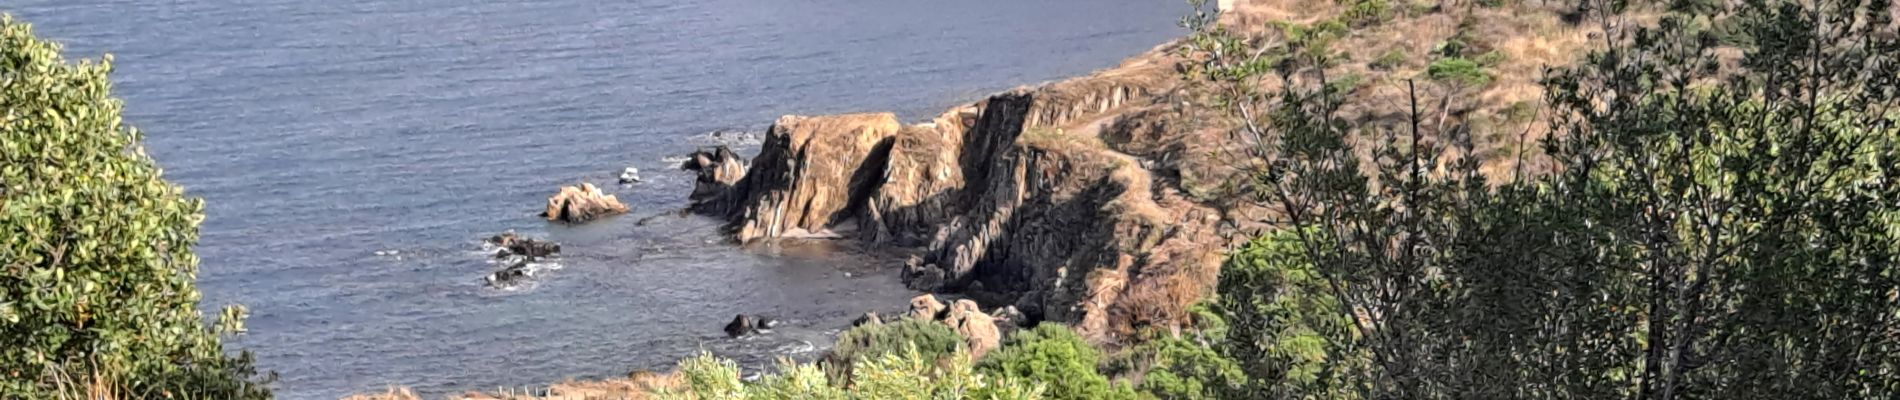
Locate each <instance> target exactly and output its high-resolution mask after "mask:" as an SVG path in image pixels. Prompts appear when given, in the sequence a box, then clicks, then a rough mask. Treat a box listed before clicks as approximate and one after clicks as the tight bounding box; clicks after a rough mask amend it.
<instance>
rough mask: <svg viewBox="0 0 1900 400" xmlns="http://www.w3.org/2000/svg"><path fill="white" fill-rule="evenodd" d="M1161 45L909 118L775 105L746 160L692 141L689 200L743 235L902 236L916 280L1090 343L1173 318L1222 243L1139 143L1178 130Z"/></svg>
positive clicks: (1208, 218) (1213, 264) (1206, 214)
mask: <svg viewBox="0 0 1900 400" xmlns="http://www.w3.org/2000/svg"><path fill="white" fill-rule="evenodd" d="M1164 47H1165V46H1164ZM1165 54H1166V51H1165V48H1157V49H1156V50H1155V51H1153V52H1150V53H1149V54H1146V55H1144V56H1141V57H1137V58H1135V59H1133V60H1131V61H1129V62H1127V63H1125V64H1124V65H1123V66H1121V67H1118V68H1115V69H1111V70H1107V71H1104V72H1099V73H1096V74H1094V75H1090V76H1087V77H1083V78H1076V79H1071V80H1067V81H1062V82H1056V83H1051V84H1047V85H1043V86H1039V87H1033V88H1021V89H1016V90H1012V91H1009V92H1006V93H1002V94H997V95H995V96H991V97H990V98H988V99H985V100H983V101H979V102H976V103H974V104H970V105H966V106H960V107H957V108H954V109H951V110H949V111H947V112H945V113H943V114H942V115H940V116H938V117H936V118H934V119H933V120H931V121H928V122H924V123H919V124H914V125H908V126H905V125H901V124H899V123H898V121H897V119H896V118H895V117H894V116H893V115H891V114H889V113H879V114H850V115H834V116H815V117H804V116H787V117H783V118H780V119H779V120H778V121H777V122H776V123H774V124H773V125H772V127H771V129H770V130H769V131H768V133H767V137H766V138H765V142H764V144H763V146H762V148H761V149H760V154H759V155H758V156H757V157H755V158H754V159H753V161H752V163H751V165H750V167H749V168H746V169H745V171H744V172H743V173H739V172H736V171H735V167H732V166H736V165H742V164H743V161H740V160H737V159H736V156H733V155H730V153H731V152H730V150H725V149H715V150H710V151H701V152H700V153H696V154H695V157H694V161H691V162H690V163H692V165H689V166H688V167H689V169H693V170H696V171H698V172H699V174H700V178H699V187H698V188H696V190H695V191H694V194H693V202H694V209H695V210H698V211H700V212H702V213H707V214H711V215H715V216H719V217H723V218H726V219H727V220H728V221H729V222H730V226H729V227H730V229H731V230H732V232H733V235H734V237H735V238H736V239H738V240H740V241H742V242H744V241H754V240H760V239H770V238H788V237H811V236H820V237H829V236H834V235H835V236H843V237H856V238H858V239H860V240H864V241H867V242H870V243H873V244H887V245H896V246H904V247H908V248H913V249H916V250H917V256H916V257H913V259H912V262H910V263H908V264H909V265H907V266H905V271H904V276H905V281H906V282H907V284H909V285H910V286H912V287H913V288H916V289H920V290H926V291H940V292H961V293H966V294H967V295H968V296H969V297H970V298H973V299H976V300H978V301H980V302H983V303H985V304H986V305H989V306H992V307H1001V306H1015V307H1016V308H1017V309H1020V310H1021V311H1022V312H1023V313H1024V314H1025V315H1026V316H1027V317H1028V318H1030V319H1035V320H1058V321H1063V322H1068V323H1074V324H1076V325H1077V326H1078V327H1079V328H1080V329H1081V330H1082V331H1083V332H1084V333H1087V334H1093V335H1096V336H1097V337H1101V338H1108V339H1113V338H1115V337H1117V336H1119V335H1125V334H1129V333H1132V332H1134V331H1135V330H1136V329H1140V328H1143V327H1150V326H1152V327H1157V328H1167V327H1172V326H1176V325H1177V324H1179V323H1180V322H1182V321H1183V319H1184V318H1185V314H1186V312H1185V309H1186V307H1187V306H1188V305H1189V304H1191V303H1192V302H1193V301H1195V300H1197V299H1199V298H1200V297H1201V295H1202V294H1204V293H1206V292H1207V291H1208V290H1210V289H1211V285H1212V284H1213V282H1214V278H1215V276H1216V274H1217V270H1218V268H1219V260H1220V258H1219V257H1220V256H1219V253H1220V251H1221V245H1222V243H1223V241H1222V240H1221V239H1219V238H1218V236H1219V235H1216V234H1215V228H1216V226H1218V225H1219V222H1220V221H1221V220H1222V217H1221V215H1220V213H1218V212H1216V211H1215V210H1214V209H1213V208H1210V207H1208V206H1205V205H1202V204H1199V203H1197V202H1194V201H1190V200H1188V199H1187V198H1186V197H1184V196H1183V195H1181V194H1180V190H1179V189H1178V186H1179V184H1178V183H1175V182H1177V181H1178V179H1176V178H1174V177H1176V176H1177V175H1176V173H1175V169H1173V167H1172V165H1174V163H1173V162H1168V161H1166V160H1167V159H1171V158H1179V157H1180V156H1181V155H1180V154H1173V153H1167V152H1165V151H1158V150H1154V148H1155V147H1156V146H1153V145H1152V143H1153V142H1155V141H1158V140H1161V139H1163V138H1166V137H1173V136H1181V135H1185V134H1186V133H1184V132H1168V131H1167V129H1165V128H1166V127H1174V126H1186V125H1189V124H1180V123H1169V121H1167V119H1169V118H1175V117H1178V115H1177V114H1174V113H1170V112H1167V111H1166V110H1167V109H1168V108H1169V107H1167V105H1168V104H1170V103H1169V102H1170V101H1171V100H1170V99H1169V96H1168V93H1169V92H1171V91H1173V90H1174V87H1173V85H1174V83H1175V81H1174V80H1173V79H1172V78H1171V76H1172V74H1171V72H1172V71H1171V69H1170V67H1171V66H1172V62H1171V61H1170V60H1168V59H1167V58H1166V55H1165ZM1135 117H1138V118H1141V119H1142V121H1133V122H1131V121H1127V120H1128V119H1130V118H1135ZM1117 129H1122V130H1136V129H1139V130H1141V131H1140V132H1119V131H1115V130H1117ZM1105 138H1106V139H1115V140H1104V139H1105ZM1134 138H1140V139H1146V140H1133V139H1134ZM1124 146H1126V148H1128V149H1129V150H1136V151H1135V153H1136V154H1130V153H1129V152H1125V151H1126V150H1123V149H1124ZM1177 147H1178V146H1177ZM1157 159H1159V160H1157ZM1151 166H1153V168H1155V169H1157V170H1161V171H1163V172H1165V173H1164V174H1159V176H1165V177H1168V178H1163V179H1158V178H1157V176H1158V174H1157V173H1155V171H1153V170H1151Z"/></svg>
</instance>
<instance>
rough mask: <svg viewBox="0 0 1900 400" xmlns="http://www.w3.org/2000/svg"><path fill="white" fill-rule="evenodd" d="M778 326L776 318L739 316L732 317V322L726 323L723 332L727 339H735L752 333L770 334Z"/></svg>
mask: <svg viewBox="0 0 1900 400" xmlns="http://www.w3.org/2000/svg"><path fill="white" fill-rule="evenodd" d="M778 325H779V321H778V319H777V318H772V317H766V316H753V315H745V314H739V315H735V316H733V317H732V322H727V323H726V329H725V330H726V336H727V337H735V338H736V337H740V336H745V335H749V334H754V333H765V332H770V331H772V328H777V327H778Z"/></svg>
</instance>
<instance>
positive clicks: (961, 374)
mask: <svg viewBox="0 0 1900 400" xmlns="http://www.w3.org/2000/svg"><path fill="white" fill-rule="evenodd" d="M939 360H946V359H940V358H937V357H932V356H928V355H925V354H923V353H922V352H920V351H919V350H918V349H917V347H916V346H907V347H906V348H905V349H904V350H902V351H900V352H898V353H890V354H884V355H880V356H876V357H867V358H865V359H862V360H858V361H857V362H855V363H853V365H852V368H851V370H852V371H853V373H852V376H851V386H850V388H849V389H844V388H843V387H844V385H841V384H836V383H834V382H832V381H831V380H830V379H829V378H827V376H826V374H825V372H824V371H823V370H821V369H820V368H818V367H816V366H814V365H811V364H796V363H791V362H784V363H782V364H780V367H779V372H778V373H776V374H770V375H766V376H763V377H760V378H759V380H758V381H757V382H753V383H746V382H745V381H744V380H741V379H740V378H739V366H738V365H737V364H734V363H733V362H732V361H729V360H721V359H718V358H714V357H713V356H712V355H710V354H701V355H700V356H698V357H695V358H691V359H687V360H683V361H680V367H679V374H680V377H681V380H682V382H683V383H684V388H683V390H681V391H678V392H672V391H662V392H660V393H658V394H657V396H656V397H657V398H660V399H668V400H672V399H678V400H806V399H821V400H844V399H867V400H869V399H941V400H953V399H984V400H1032V399H1040V398H1042V387H1041V386H1038V385H1036V384H1034V383H1030V382H1024V381H1022V380H1019V379H1014V378H1008V377H998V376H985V375H983V374H981V373H978V372H977V371H976V370H975V369H974V368H973V367H972V362H971V360H970V355H969V353H967V352H963V351H957V352H955V353H952V354H950V355H949V357H948V358H947V362H939Z"/></svg>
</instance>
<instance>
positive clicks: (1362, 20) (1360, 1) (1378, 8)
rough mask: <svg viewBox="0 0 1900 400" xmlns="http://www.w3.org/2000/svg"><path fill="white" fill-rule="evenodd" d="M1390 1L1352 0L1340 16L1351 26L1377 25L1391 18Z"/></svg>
mask: <svg viewBox="0 0 1900 400" xmlns="http://www.w3.org/2000/svg"><path fill="white" fill-rule="evenodd" d="M1392 16H1393V10H1392V3H1391V2H1389V1H1387V0H1354V1H1353V2H1352V3H1351V4H1350V5H1348V6H1347V8H1346V11H1345V12H1344V13H1341V14H1340V18H1342V19H1345V20H1346V22H1348V23H1351V24H1352V25H1353V26H1367V25H1377V24H1380V23H1383V22H1385V21H1389V20H1391V19H1392Z"/></svg>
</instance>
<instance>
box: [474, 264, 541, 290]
mask: <svg viewBox="0 0 1900 400" xmlns="http://www.w3.org/2000/svg"><path fill="white" fill-rule="evenodd" d="M533 277H534V267H533V266H531V265H529V264H528V260H527V259H521V260H518V261H515V262H514V263H512V264H509V265H508V266H507V267H503V268H502V269H501V270H500V271H495V272H494V273H490V274H488V276H487V277H486V278H483V279H484V280H485V281H486V282H488V286H489V287H492V288H496V289H505V288H510V287H514V286H516V285H520V284H522V283H526V282H527V281H528V279H530V278H533Z"/></svg>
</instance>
